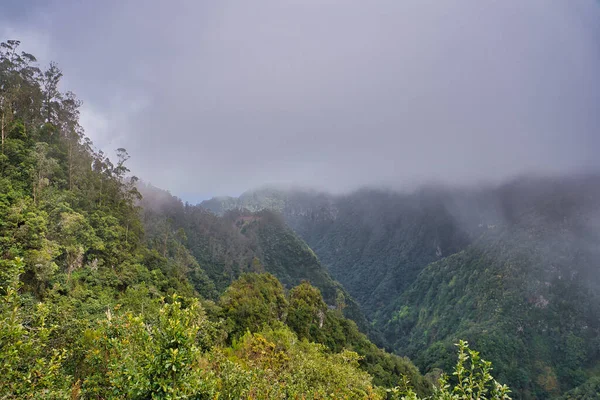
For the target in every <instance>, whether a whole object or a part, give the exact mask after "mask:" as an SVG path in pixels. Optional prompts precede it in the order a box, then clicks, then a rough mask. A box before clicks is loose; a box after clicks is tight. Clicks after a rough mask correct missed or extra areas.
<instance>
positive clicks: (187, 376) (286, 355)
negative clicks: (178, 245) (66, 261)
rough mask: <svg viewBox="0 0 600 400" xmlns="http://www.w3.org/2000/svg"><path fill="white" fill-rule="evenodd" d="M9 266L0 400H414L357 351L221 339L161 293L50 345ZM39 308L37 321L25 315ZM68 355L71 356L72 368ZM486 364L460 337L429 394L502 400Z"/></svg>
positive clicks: (288, 340)
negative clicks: (74, 339)
mask: <svg viewBox="0 0 600 400" xmlns="http://www.w3.org/2000/svg"><path fill="white" fill-rule="evenodd" d="M12 267H13V268H12V270H10V271H8V272H9V273H10V275H11V276H12V278H11V276H8V275H9V274H5V276H4V277H3V278H5V282H6V281H8V284H7V285H5V286H3V287H2V291H3V296H2V303H1V309H0V310H1V312H2V315H1V316H0V318H1V321H2V326H1V327H0V354H2V355H3V364H2V365H1V366H0V367H1V368H2V375H1V376H0V396H1V397H2V398H7V399H17V398H56V399H63V398H64V399H66V398H71V399H88V398H90V399H91V398H95V399H121V398H132V399H186V398H188V399H217V398H219V399H239V398H252V399H289V398H305V399H306V398H308V399H340V398H342V399H385V398H390V399H394V398H396V399H400V398H402V399H412V400H415V399H418V398H419V397H418V396H417V394H416V393H415V392H414V390H413V389H412V388H411V387H410V384H409V383H408V382H406V381H405V382H404V383H403V386H402V387H396V388H394V389H388V390H385V389H383V388H380V387H377V386H375V385H373V383H372V377H371V376H370V375H369V374H368V373H367V372H365V371H363V370H361V369H360V368H359V362H360V359H361V357H360V356H359V355H358V354H357V353H356V352H353V351H350V350H342V351H340V352H331V351H328V349H327V347H326V346H324V345H321V344H317V343H313V342H309V341H308V340H307V339H299V338H298V336H297V335H296V333H294V332H293V331H292V330H291V329H290V328H289V327H287V326H286V325H285V324H283V323H281V322H279V321H272V323H271V324H270V326H269V325H268V324H264V325H263V327H262V328H261V329H260V330H255V331H254V332H251V331H250V330H248V331H246V333H244V334H243V335H241V336H240V337H239V338H238V339H236V340H234V341H233V342H232V343H231V344H230V345H227V340H225V337H224V336H223V335H222V333H223V332H222V330H221V326H220V325H221V323H220V322H219V321H214V320H211V319H210V318H209V316H208V315H207V312H206V311H205V309H204V307H203V306H202V305H201V303H200V301H199V300H198V299H194V298H188V299H186V298H180V297H178V296H176V295H174V296H172V297H170V298H167V299H166V300H163V301H162V305H161V306H160V308H159V309H158V311H157V312H156V313H155V314H146V315H143V314H136V313H134V312H131V311H123V310H122V308H121V307H120V306H115V307H113V308H109V309H107V311H106V313H105V317H104V318H102V319H100V320H98V321H96V323H95V324H94V326H93V327H92V328H91V329H87V330H85V331H84V332H83V333H82V335H81V337H79V338H78V343H77V345H76V346H75V347H74V348H71V349H62V350H57V349H50V348H48V346H49V345H50V343H51V342H52V335H51V334H50V330H51V328H47V327H46V326H45V324H44V321H43V319H44V317H43V315H44V314H43V311H38V310H44V308H45V305H44V304H43V303H39V304H38V305H37V307H36V308H35V310H36V311H34V312H33V313H32V315H31V316H27V315H26V314H25V312H24V309H23V306H22V304H21V301H20V298H19V296H18V294H17V293H16V289H17V288H18V286H19V284H18V280H17V279H15V277H18V274H19V272H20V269H22V262H21V260H16V261H15V262H14V263H12ZM6 278H11V279H8V280H7V279H6ZM40 312H41V313H42V314H39V313H40ZM38 315H42V316H41V317H39V318H41V321H36V322H32V321H33V320H32V319H30V318H32V317H35V316H38ZM67 353H70V354H67ZM67 356H71V357H75V359H76V360H77V361H76V364H77V367H76V368H75V369H74V370H73V371H72V372H73V373H72V374H69V373H67V370H68V365H67V363H65V360H66V358H67ZM490 371H491V364H490V363H489V362H487V361H484V360H482V359H481V358H480V357H479V354H478V353H477V352H475V351H473V350H470V349H469V348H468V345H467V343H466V342H460V343H459V356H458V362H457V364H456V368H455V372H454V377H453V381H455V382H456V383H455V384H454V385H450V384H449V380H448V378H446V377H445V376H444V377H442V378H441V380H440V384H439V388H438V389H436V391H435V392H434V394H433V397H432V399H440V400H446V399H448V400H450V399H457V400H458V399H494V400H500V399H502V400H504V399H509V397H508V393H509V391H508V389H507V388H506V387H505V386H502V385H500V384H498V383H497V382H496V381H495V380H494V379H493V378H492V376H491V374H490Z"/></svg>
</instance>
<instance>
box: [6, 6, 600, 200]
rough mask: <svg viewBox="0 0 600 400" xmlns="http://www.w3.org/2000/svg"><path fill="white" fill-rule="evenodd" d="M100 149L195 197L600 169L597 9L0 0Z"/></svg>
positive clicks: (11, 29)
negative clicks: (59, 75)
mask: <svg viewBox="0 0 600 400" xmlns="http://www.w3.org/2000/svg"><path fill="white" fill-rule="evenodd" d="M0 2H1V3H2V5H1V7H0V8H1V10H2V12H1V13H0V39H1V40H5V39H19V40H21V42H22V45H21V46H22V49H23V50H25V51H28V52H30V53H33V54H34V55H36V56H37V57H38V59H39V60H40V62H41V63H42V64H44V65H46V64H47V63H48V62H50V61H56V62H57V63H58V64H59V66H60V67H61V69H62V70H63V72H64V80H63V89H64V90H72V91H74V92H75V93H76V94H77V95H78V97H79V98H80V99H81V100H83V102H84V105H83V109H82V125H83V126H84V128H85V129H86V133H87V135H88V136H90V137H91V138H92V140H93V141H94V143H95V144H96V146H97V147H98V148H101V149H103V150H104V151H105V152H108V153H109V154H110V153H111V151H112V150H114V149H116V148H119V147H124V148H126V149H127V150H128V151H129V154H130V155H131V159H130V162H129V167H130V169H131V170H132V173H134V174H135V175H137V176H138V177H140V178H141V179H143V180H144V181H147V182H151V183H152V184H154V185H155V186H158V187H161V188H164V189H168V190H170V191H171V192H172V193H173V194H175V195H178V196H180V197H182V198H184V199H185V200H188V201H191V202H195V201H199V200H202V199H205V198H208V197H211V196H215V195H239V194H240V193H241V192H243V191H245V190H248V189H253V188H257V187H260V186H264V185H290V184H291V185H301V186H310V187H315V188H317V189H324V190H328V191H332V192H343V191H348V190H353V189H356V188H359V187H361V186H365V185H369V186H389V187H391V188H402V187H406V186H408V185H415V184H420V183H429V182H431V181H438V182H444V183H448V184H470V183H477V182H482V181H499V180H504V179H508V178H510V177H513V176H515V175H519V174H526V173H544V174H547V173H565V172H569V171H579V170H590V169H593V170H597V169H600V157H598V155H597V153H598V150H599V149H600V2H598V1H597V0H556V1H548V0H527V1H521V0H484V1H482V0H448V1H439V0H375V1H368V2H367V1H362V0H271V1H267V0H253V1H228V0H219V1H191V0H172V1H168V2H166V1H158V0H103V1H92V0H80V1H76V0H47V1H42V0H0Z"/></svg>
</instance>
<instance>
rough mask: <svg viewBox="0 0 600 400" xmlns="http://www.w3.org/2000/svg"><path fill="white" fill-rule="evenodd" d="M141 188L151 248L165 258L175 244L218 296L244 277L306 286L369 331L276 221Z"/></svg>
mask: <svg viewBox="0 0 600 400" xmlns="http://www.w3.org/2000/svg"><path fill="white" fill-rule="evenodd" d="M139 187H140V191H141V192H142V194H143V195H144V200H143V201H142V206H143V209H144V213H143V221H144V225H145V226H146V232H147V234H148V240H149V241H150V242H151V243H153V247H155V248H156V249H158V250H159V252H161V251H162V252H164V251H166V250H165V243H168V242H170V241H172V240H175V241H178V242H179V243H180V245H181V246H183V247H185V248H186V249H188V250H189V252H190V254H191V255H192V256H193V258H194V259H195V260H197V262H198V263H199V266H200V267H201V268H202V270H204V271H206V273H207V274H208V277H210V279H211V280H212V282H214V284H215V286H216V289H217V291H219V292H220V291H223V290H224V289H225V288H226V287H227V286H228V285H229V284H230V283H231V282H232V281H233V280H235V279H236V278H238V277H239V276H240V275H241V274H242V273H244V272H269V273H272V274H273V275H275V276H276V277H277V278H278V279H279V280H280V281H281V282H282V283H283V284H284V285H285V286H286V287H288V288H289V287H292V286H296V285H298V284H299V283H301V282H302V281H303V280H307V281H309V282H310V283H311V284H312V285H314V286H316V287H318V288H319V289H320V291H321V293H322V295H323V298H324V299H325V301H326V302H327V304H329V305H330V306H332V307H337V308H340V309H343V312H344V315H345V316H347V317H348V318H351V319H352V320H354V321H355V322H356V323H357V325H358V326H359V328H360V329H361V330H362V331H363V332H370V331H372V329H371V328H370V327H369V325H368V323H367V320H366V318H365V317H364V314H363V313H362V311H361V310H360V308H359V306H358V305H357V303H356V302H355V301H354V300H353V299H352V297H351V296H350V295H349V294H348V293H347V292H346V290H345V289H344V288H343V286H342V285H340V284H339V283H338V282H336V281H334V280H333V279H332V278H331V276H330V275H329V273H328V272H327V270H326V269H325V268H324V267H323V266H322V265H321V263H320V262H319V259H318V258H317V256H316V255H315V254H314V253H313V251H312V250H311V249H310V247H309V246H307V245H306V243H305V242H303V241H302V240H301V239H300V238H299V237H298V235H296V234H295V233H294V232H293V231H292V230H291V229H290V228H289V227H288V226H287V225H286V224H285V222H284V220H283V219H282V218H281V217H280V216H279V215H277V214H274V213H273V212H271V211H267V210H263V211H260V212H256V213H252V212H248V211H239V210H237V211H229V212H227V213H226V214H225V215H223V216H216V215H214V214H213V213H209V212H207V211H206V210H204V208H202V207H198V206H192V205H189V204H185V205H184V204H183V203H182V202H181V201H180V200H179V199H177V198H175V197H173V196H171V195H170V194H169V193H167V192H164V191H161V190H159V189H156V188H153V187H151V186H147V185H140V186H139ZM201 282H203V281H202V280H201ZM371 333H372V335H375V334H374V333H373V332H371ZM374 337H375V338H377V336H374Z"/></svg>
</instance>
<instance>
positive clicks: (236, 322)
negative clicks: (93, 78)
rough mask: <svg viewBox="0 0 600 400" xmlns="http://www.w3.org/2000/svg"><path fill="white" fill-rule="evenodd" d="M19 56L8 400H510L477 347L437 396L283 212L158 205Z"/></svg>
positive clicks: (1, 85) (7, 217)
mask: <svg viewBox="0 0 600 400" xmlns="http://www.w3.org/2000/svg"><path fill="white" fill-rule="evenodd" d="M18 46H19V42H17V41H9V42H6V43H2V44H1V46H0V122H1V126H0V128H1V133H2V135H1V140H2V141H1V150H0V172H1V175H0V188H1V190H0V360H1V362H0V398H3V399H123V398H131V399H223V398H224V399H240V398H252V399H288V398H297V399H300V398H306V399H326V398H327V399H338V398H348V399H350V398H357V399H384V398H388V399H393V398H401V397H406V396H407V398H411V399H415V398H417V397H416V396H417V395H419V396H427V395H430V394H433V395H434V397H435V398H440V399H442V398H443V399H446V398H451V397H450V396H451V395H452V394H454V395H458V394H459V393H467V392H468V391H472V390H475V391H476V393H477V392H478V391H479V393H485V396H486V397H487V398H494V399H504V398H508V397H507V393H508V392H507V388H506V387H504V386H502V385H500V384H498V383H497V382H496V381H494V380H493V378H492V377H491V375H490V373H489V372H490V366H489V364H488V363H487V362H484V361H482V360H481V359H480V357H479V356H478V354H477V353H476V352H473V351H471V350H469V349H468V347H467V344H466V343H460V346H459V349H458V351H459V359H458V361H456V366H455V368H456V371H457V375H456V377H455V378H453V379H451V380H450V382H449V384H448V385H446V383H445V382H447V381H446V380H445V379H446V378H442V379H441V381H440V384H441V386H439V387H438V388H435V387H434V386H433V385H432V383H431V382H432V381H435V378H436V376H433V375H432V376H431V380H427V379H425V378H424V377H423V376H422V375H421V374H420V373H419V371H418V370H417V369H416V368H415V367H414V366H413V365H412V363H411V362H410V361H409V360H408V359H406V358H403V357H400V356H396V355H392V354H389V353H386V352H385V351H383V350H381V349H379V348H377V347H376V346H375V345H374V344H373V343H372V342H370V341H369V340H368V339H367V337H366V336H365V335H364V334H362V333H361V332H360V331H359V329H358V328H357V326H356V324H355V323H354V322H353V321H351V320H348V319H346V318H345V317H344V316H343V312H347V311H348V310H352V309H353V308H354V305H353V303H352V300H351V298H350V297H349V296H347V294H346V292H345V291H344V289H343V288H342V287H341V286H340V285H339V284H338V283H336V282H335V281H333V280H332V279H331V278H330V277H329V275H328V273H327V272H326V271H325V270H324V269H323V268H322V267H321V265H320V264H319V262H318V260H317V258H316V257H315V255H314V254H313V253H312V251H311V250H310V248H309V247H308V246H307V245H306V244H305V243H303V242H302V241H301V240H300V239H299V238H298V237H297V236H296V235H295V234H294V233H293V232H291V231H290V230H289V229H287V228H286V227H285V225H284V224H283V222H282V221H281V220H280V219H278V217H277V216H275V215H273V214H271V213H269V212H263V213H257V214H247V213H231V214H229V215H228V216H226V217H224V218H217V217H215V216H213V215H210V214H208V213H207V212H205V211H203V210H202V209H201V208H199V207H190V206H187V205H186V206H184V205H182V204H181V203H180V202H179V201H178V200H177V199H173V198H172V197H171V196H170V195H169V196H168V198H167V200H168V201H169V202H170V203H173V202H174V203H176V204H177V206H174V207H172V208H170V207H171V206H169V207H167V209H164V210H160V209H157V208H155V207H154V206H153V204H154V203H152V201H153V200H152V198H151V196H149V197H148V198H147V200H146V201H147V203H144V200H143V198H142V195H141V194H140V192H139V191H138V190H137V186H136V183H137V179H136V178H134V177H131V176H129V170H128V169H127V166H126V161H127V159H128V155H127V152H126V151H125V150H124V149H119V150H118V151H117V157H118V158H117V160H116V162H112V161H111V160H109V159H108V158H107V157H106V156H105V155H104V154H103V153H102V152H100V151H96V150H94V148H93V146H92V143H91V142H90V141H89V140H88V139H87V138H86V137H85V135H84V132H83V128H82V127H81V126H80V125H79V118H78V116H79V107H80V105H81V103H80V102H79V101H78V100H77V99H76V97H75V95H74V94H72V93H69V92H67V93H63V92H61V91H60V90H59V89H60V87H59V84H60V78H61V75H62V74H61V72H60V70H59V69H58V67H57V66H56V65H54V64H52V65H51V66H50V67H49V68H48V69H47V70H44V71H42V70H40V69H39V67H38V65H37V63H36V60H35V58H34V56H32V55H30V54H27V53H24V52H21V51H20V49H19V47H18ZM163 195H164V193H163ZM140 205H144V206H145V208H144V209H142V208H141V207H140ZM180 213H183V214H181V215H180ZM269 271H270V272H272V273H273V274H275V275H277V276H279V277H280V279H281V281H282V282H283V283H284V284H285V286H284V284H282V283H281V282H280V281H279V280H278V279H277V278H276V277H275V276H274V275H273V274H269V273H268V272H269ZM307 280H310V281H311V282H312V283H314V285H316V287H315V286H313V285H311V284H310V283H309V282H308V281H307ZM319 288H322V291H323V294H324V296H322V295H321V290H319ZM356 312H358V311H356ZM353 318H355V319H356V320H359V321H360V318H359V317H357V316H353ZM471 365H472V366H473V367H472V368H471ZM467 367H468V368H467Z"/></svg>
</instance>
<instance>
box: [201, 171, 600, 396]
mask: <svg viewBox="0 0 600 400" xmlns="http://www.w3.org/2000/svg"><path fill="white" fill-rule="evenodd" d="M202 206H203V207H205V208H206V209H208V210H211V211H212V212H214V213H217V214H219V213H224V212H226V211H227V210H231V209H248V210H253V211H258V210H261V209H273V210H276V211H278V212H280V213H281V214H282V215H283V217H284V218H285V220H286V221H287V223H288V224H289V225H290V226H291V227H292V228H293V229H294V230H295V231H296V232H297V233H298V234H299V235H300V237H302V238H303V239H304V240H305V241H306V242H307V243H308V244H309V245H310V247H311V248H312V249H313V250H314V251H315V253H316V254H317V255H318V256H319V259H320V261H321V262H322V263H323V265H324V266H326V267H327V268H328V269H329V271H330V272H331V274H332V276H333V277H334V278H335V279H337V280H339V281H340V282H341V283H342V284H343V285H344V287H346V288H347V289H348V291H349V293H350V294H351V295H352V296H353V297H354V298H355V299H356V300H357V301H358V303H359V304H360V306H361V307H362V309H363V310H364V311H365V313H366V315H367V317H369V318H370V319H371V320H372V322H373V324H374V326H375V327H377V328H378V329H380V330H381V331H383V332H384V335H385V338H386V340H387V343H388V346H390V348H392V349H394V350H395V351H397V352H399V353H401V354H406V355H409V356H410V357H411V358H413V360H416V362H417V365H418V366H419V367H421V368H422V370H423V372H431V371H432V370H434V369H435V368H445V369H447V368H448V366H449V365H450V364H451V363H452V361H451V356H450V355H451V354H452V348H453V345H452V344H453V343H454V342H455V341H456V340H457V338H459V337H468V338H469V340H470V341H472V342H474V343H478V345H479V347H480V348H481V349H482V351H484V354H485V355H486V356H487V357H489V358H490V359H491V360H493V362H494V365H495V366H496V369H497V371H498V372H497V373H499V374H500V375H499V376H502V377H503V379H504V380H505V381H507V382H510V384H511V387H513V388H515V389H518V393H519V395H520V396H522V397H523V398H538V397H541V398H544V397H547V396H552V395H556V394H558V393H561V392H564V391H566V390H568V389H571V388H572V387H574V386H577V385H579V384H582V383H584V382H585V381H586V379H587V377H588V376H589V374H590V373H591V371H592V370H593V368H595V367H593V366H595V365H597V362H598V357H597V355H596V350H594V349H595V347H594V346H595V344H594V343H596V341H597V340H598V339H599V338H600V326H598V324H597V316H598V313H599V312H600V308H599V307H600V271H599V270H598V265H600V252H599V250H598V249H600V175H598V174H575V175H561V176H556V177H540V176H537V177H535V176H533V177H522V178H518V179H515V180H511V181H508V182H506V183H503V184H500V185H487V186H470V187H464V186H463V187H452V186H448V185H445V186H431V185H430V186H427V187H423V188H421V189H417V190H414V191H406V192H395V191H391V190H380V189H378V190H375V189H364V190H359V191H356V192H353V193H350V194H347V195H330V194H326V193H323V192H318V191H311V190H300V189H275V188H270V189H259V190H255V191H250V192H247V193H244V194H242V195H241V196H240V197H239V198H231V197H230V198H214V199H211V200H208V201H204V202H203V203H202ZM575 343H577V345H575ZM550 349H553V350H552V351H550ZM444 354H448V357H446V356H444ZM565 359H569V360H572V361H570V362H569V363H566V362H565ZM516 360H520V361H519V362H518V363H516V364H515V361H516ZM589 368H592V370H590V369H589Z"/></svg>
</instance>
